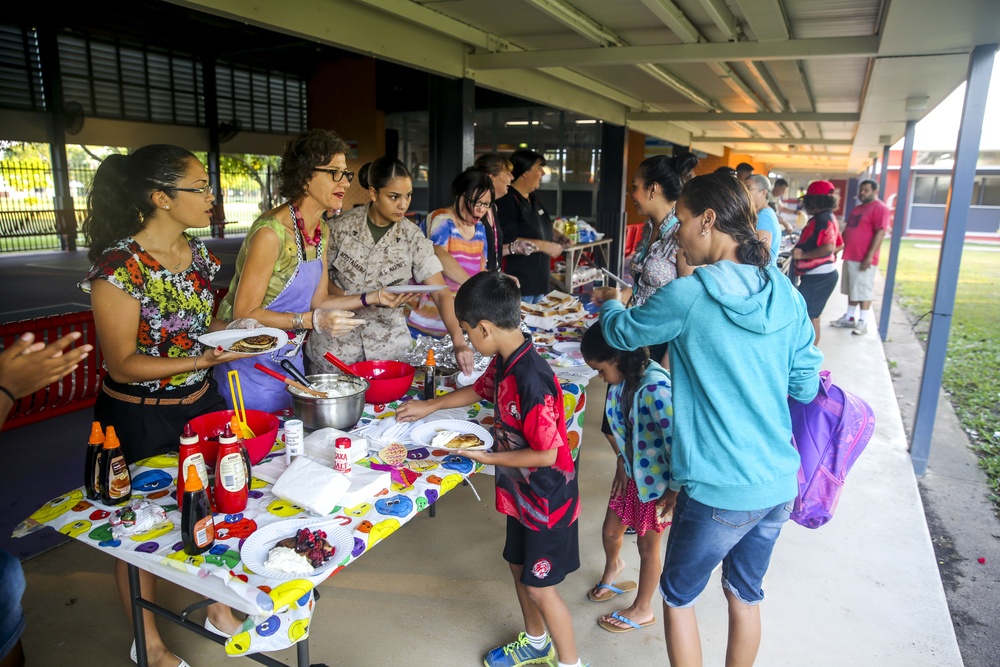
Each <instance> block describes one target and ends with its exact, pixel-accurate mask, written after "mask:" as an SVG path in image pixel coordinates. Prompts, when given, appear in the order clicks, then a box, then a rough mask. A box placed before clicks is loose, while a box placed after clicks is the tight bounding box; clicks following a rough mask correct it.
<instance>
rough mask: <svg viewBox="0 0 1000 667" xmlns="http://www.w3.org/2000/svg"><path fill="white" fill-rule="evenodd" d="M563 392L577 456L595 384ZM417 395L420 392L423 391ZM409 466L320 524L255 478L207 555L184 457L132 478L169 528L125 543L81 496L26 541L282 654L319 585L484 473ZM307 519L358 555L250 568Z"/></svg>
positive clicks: (240, 648)
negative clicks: (105, 567) (76, 549)
mask: <svg viewBox="0 0 1000 667" xmlns="http://www.w3.org/2000/svg"><path fill="white" fill-rule="evenodd" d="M561 384H562V388H563V396H564V401H565V413H566V421H567V431H568V434H569V442H570V445H571V447H572V449H573V456H574V458H576V455H577V452H578V450H579V447H580V442H581V435H582V431H583V420H584V407H585V404H586V393H585V386H584V385H582V384H579V383H576V382H571V381H562V383H561ZM410 393H411V394H415V393H416V390H411V392H410ZM398 405H399V402H393V403H388V404H385V405H371V404H369V405H366V406H365V410H364V414H363V416H362V419H361V421H359V423H358V424H357V425H356V428H362V427H363V426H365V425H367V424H368V423H370V422H371V421H372V420H375V419H381V418H385V417H388V416H392V415H394V414H395V410H396V407H398ZM468 418H469V419H470V420H472V421H476V422H478V423H480V424H482V425H483V426H485V427H487V428H488V427H489V426H490V425H492V423H493V406H492V404H491V403H489V402H486V401H484V402H480V403H475V404H473V405H471V406H469V407H468ZM278 456H281V457H283V456H284V444H283V443H282V442H281V440H280V438H279V439H278V441H277V442H276V443H275V445H274V447H273V448H272V450H271V452H270V453H269V454H268V455H267V457H265V459H264V461H262V463H267V462H268V461H270V460H271V459H273V458H274V457H278ZM373 462H377V458H374V457H372V458H367V459H363V460H361V461H359V462H358V463H355V464H354V465H355V466H368V465H370V464H371V463H373ZM409 462H413V463H414V465H412V466H410V467H409V469H410V470H413V471H414V472H415V474H416V478H415V479H413V480H412V483H411V484H409V485H403V484H400V483H398V482H393V483H392V485H391V486H390V488H389V489H388V490H387V491H385V490H383V491H382V492H381V493H380V494H378V497H372V498H370V499H368V500H367V501H365V502H362V503H360V504H357V505H354V506H352V507H336V508H334V510H333V512H332V513H331V514H330V515H329V516H325V517H316V516H314V515H311V514H309V513H307V512H305V511H304V510H303V509H302V508H300V507H297V506H296V505H292V504H290V503H288V502H286V501H284V500H281V499H280V498H277V497H275V496H274V494H273V493H272V492H271V489H272V485H271V484H270V483H268V482H265V481H263V480H260V479H257V478H256V477H255V478H254V479H253V480H252V484H251V489H250V498H249V501H248V503H247V507H246V509H245V510H244V511H243V512H240V513H238V514H229V515H226V514H216V515H215V518H214V521H215V531H216V538H215V544H214V546H213V547H212V548H211V549H210V550H209V551H207V552H206V553H204V554H202V555H199V556H190V555H188V554H186V553H185V552H184V549H183V544H182V541H181V531H180V522H181V520H180V512H179V511H178V509H177V504H176V479H175V478H176V474H177V456H176V455H164V456H155V457H151V458H149V459H145V460H143V461H140V462H139V463H138V464H137V465H135V466H133V468H132V471H131V472H132V492H133V498H136V497H141V498H145V499H146V500H148V501H150V502H153V503H156V504H157V505H159V506H161V507H162V508H163V509H164V510H165V511H166V514H167V519H168V521H167V523H164V524H162V525H160V526H158V527H157V528H155V529H153V530H150V531H147V532H145V533H140V534H136V535H133V536H131V537H126V538H124V539H115V537H114V535H113V534H112V529H111V524H110V522H109V518H110V517H111V515H112V513H113V512H114V511H115V509H116V508H114V507H108V506H105V505H102V504H101V503H99V502H92V501H89V500H86V499H85V498H84V492H83V489H82V488H79V489H74V490H73V491H70V492H69V493H66V494H63V495H62V496H59V497H58V498H54V499H53V500H51V501H49V502H48V503H46V504H45V505H44V506H43V507H41V508H40V509H39V510H38V511H36V512H35V513H34V514H32V515H31V517H29V518H28V519H27V520H25V522H23V523H22V525H21V526H20V527H19V530H18V533H20V534H27V533H29V532H32V531H33V530H36V529H39V528H43V527H49V528H53V529H55V530H58V531H59V532H61V533H63V534H65V535H67V536H69V537H72V538H74V539H76V540H79V541H81V542H84V543H85V544H88V545H90V546H92V547H94V548H97V549H102V550H104V551H106V552H107V553H109V554H110V555H112V556H114V557H115V558H119V559H121V560H123V561H125V562H126V563H129V564H132V565H135V566H137V567H139V568H142V569H144V570H147V571H149V572H152V573H153V574H155V575H156V576H158V577H161V578H163V579H166V580H168V581H172V582H174V583H176V584H178V585H179V586H182V587H184V588H187V589H188V590H191V591H194V592H195V593H198V594H200V595H203V596H205V597H207V598H210V599H213V600H216V601H218V602H223V603H225V604H228V605H229V606H231V607H233V608H235V609H239V610H241V611H243V612H245V613H247V614H249V618H248V619H247V621H246V622H245V623H244V624H243V627H242V628H241V631H240V632H238V633H237V634H236V635H234V636H233V637H232V638H231V639H230V640H229V641H228V642H227V644H226V652H227V653H228V654H230V655H243V654H248V653H257V652H260V651H276V650H281V649H284V648H287V647H289V646H291V645H292V644H294V643H295V642H297V641H300V640H302V639H305V638H306V637H308V634H309V622H310V620H311V617H312V611H313V608H314V598H313V594H312V591H313V588H314V587H315V586H316V585H318V584H319V583H321V582H322V581H324V580H325V579H327V578H328V577H330V576H333V575H334V574H336V573H337V572H339V571H340V570H341V569H343V568H344V567H346V566H348V565H350V564H351V563H352V562H354V561H355V560H356V559H358V558H359V557H361V555H362V554H364V553H365V552H367V551H368V550H369V549H371V548H372V547H374V546H375V545H376V544H378V543H379V542H381V541H382V540H384V539H386V538H387V537H389V536H390V535H392V533H394V532H395V531H396V530H398V529H399V528H400V527H402V526H403V525H404V524H406V523H407V522H408V521H410V520H411V519H412V518H413V517H415V516H416V515H417V514H418V513H419V512H421V511H423V510H425V509H426V508H427V507H429V506H430V505H431V504H433V503H434V502H435V501H436V500H437V499H438V498H440V497H441V496H442V495H444V494H445V493H448V492H449V491H451V490H453V489H455V488H456V487H460V486H461V482H462V481H463V480H465V479H467V478H468V477H470V476H471V475H473V474H474V473H475V472H476V468H477V467H478V466H477V464H474V463H473V462H472V461H470V460H469V459H466V458H464V457H462V456H459V455H456V454H455V453H454V452H449V451H446V450H430V449H428V448H421V447H414V448H411V449H409V451H408V463H409ZM408 478H413V475H410V476H409V477H408ZM299 519H315V520H316V522H317V524H319V523H329V522H331V521H332V522H334V523H336V525H339V526H341V527H343V528H344V529H345V530H347V531H349V532H350V533H351V536H352V538H353V548H352V549H351V550H350V553H345V554H343V555H342V556H340V555H337V556H335V558H338V559H339V561H338V562H337V564H336V566H335V567H333V568H330V569H328V570H326V571H325V572H323V573H322V574H321V575H318V576H314V577H307V578H302V579H293V580H290V581H283V580H276V579H271V578H268V577H265V576H261V575H259V574H256V573H254V572H253V571H252V570H250V569H249V568H248V567H246V566H245V565H244V563H243V561H242V558H241V556H240V548H241V547H242V545H243V543H244V542H245V541H246V540H247V538H249V537H250V536H251V535H252V534H253V533H254V532H255V531H257V530H259V529H261V528H263V527H264V526H268V525H271V524H275V523H277V522H281V521H286V520H299Z"/></svg>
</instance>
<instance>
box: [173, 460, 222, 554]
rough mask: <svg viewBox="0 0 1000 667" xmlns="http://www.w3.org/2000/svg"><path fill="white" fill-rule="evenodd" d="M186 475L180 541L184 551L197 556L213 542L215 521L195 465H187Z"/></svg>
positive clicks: (209, 547) (210, 546)
mask: <svg viewBox="0 0 1000 667" xmlns="http://www.w3.org/2000/svg"><path fill="white" fill-rule="evenodd" d="M186 477H187V487H186V488H185V489H184V495H185V496H186V498H185V499H184V510H183V511H182V512H181V542H183V544H184V553H186V554H188V555H190V556H197V555H198V554H202V553H205V552H206V551H208V550H209V549H211V548H212V545H213V544H214V543H215V521H214V519H213V518H212V510H211V508H210V507H209V506H208V493H207V492H206V491H205V487H204V486H202V483H201V478H200V477H199V476H198V470H197V468H196V466H194V465H190V466H188V469H187V471H186Z"/></svg>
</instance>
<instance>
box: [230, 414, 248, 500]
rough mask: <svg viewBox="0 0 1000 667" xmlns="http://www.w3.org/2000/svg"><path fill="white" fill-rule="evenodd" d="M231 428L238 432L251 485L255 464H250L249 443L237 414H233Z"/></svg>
mask: <svg viewBox="0 0 1000 667" xmlns="http://www.w3.org/2000/svg"><path fill="white" fill-rule="evenodd" d="M229 428H231V429H232V430H233V433H235V434H236V441H237V442H238V443H240V455H241V456H242V457H243V464H244V465H245V466H246V469H247V486H249V485H250V480H251V479H252V477H253V466H251V465H250V452H249V451H247V444H246V442H244V441H243V435H242V430H241V429H240V423H239V420H238V419H237V418H236V415H233V417H232V419H230V420H229Z"/></svg>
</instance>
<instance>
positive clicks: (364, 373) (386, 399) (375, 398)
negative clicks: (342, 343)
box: [351, 360, 416, 405]
mask: <svg viewBox="0 0 1000 667" xmlns="http://www.w3.org/2000/svg"><path fill="white" fill-rule="evenodd" d="M351 370H353V371H354V372H355V373H357V374H358V375H360V376H361V377H363V378H364V379H366V380H368V391H366V392H365V402H367V403H373V404H375V405H378V404H380V403H391V402H392V401H395V400H398V399H400V398H402V397H403V396H405V395H406V392H407V391H409V390H410V386H411V385H412V384H413V376H414V374H415V373H416V369H415V368H414V367H413V366H411V365H410V364H407V363H404V362H402V361H388V360H373V361H359V362H357V363H353V364H351Z"/></svg>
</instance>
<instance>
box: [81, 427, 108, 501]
mask: <svg viewBox="0 0 1000 667" xmlns="http://www.w3.org/2000/svg"><path fill="white" fill-rule="evenodd" d="M102 449H104V431H102V430H101V423H100V422H94V423H93V424H91V426H90V439H89V441H88V442H87V458H86V460H85V461H84V464H83V490H84V492H85V493H86V494H87V499H88V500H100V499H101V492H100V491H98V490H97V480H98V478H99V477H100V475H101V468H100V466H99V465H98V462H99V461H100V460H101V450H102Z"/></svg>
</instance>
